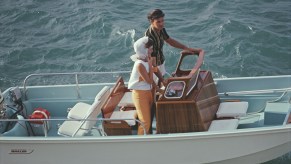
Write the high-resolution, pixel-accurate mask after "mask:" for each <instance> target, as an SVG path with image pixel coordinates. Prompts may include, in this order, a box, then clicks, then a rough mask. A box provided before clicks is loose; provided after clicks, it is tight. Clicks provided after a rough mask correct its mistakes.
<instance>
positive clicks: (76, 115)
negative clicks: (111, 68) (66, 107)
mask: <svg viewBox="0 0 291 164" xmlns="http://www.w3.org/2000/svg"><path fill="white" fill-rule="evenodd" d="M109 94H110V88H109V87H108V86H105V87H103V88H102V89H101V91H99V92H98V94H97V95H96V96H95V101H98V100H100V101H103V102H104V103H105V101H106V99H107V98H108V96H109ZM90 106H91V105H90V104H87V103H83V102H78V103H77V104H76V105H74V107H73V108H72V109H71V110H70V111H69V113H68V116H67V118H69V119H83V118H84V117H85V116H86V114H87V112H88V111H89V110H90Z"/></svg>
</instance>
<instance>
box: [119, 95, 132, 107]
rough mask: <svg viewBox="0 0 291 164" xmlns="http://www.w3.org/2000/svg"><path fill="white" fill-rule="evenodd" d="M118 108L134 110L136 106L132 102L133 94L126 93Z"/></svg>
mask: <svg viewBox="0 0 291 164" xmlns="http://www.w3.org/2000/svg"><path fill="white" fill-rule="evenodd" d="M117 106H119V107H131V108H134V107H135V106H134V103H133V100H132V92H125V93H124V95H123V97H122V98H121V100H120V102H119V103H118V105H117Z"/></svg>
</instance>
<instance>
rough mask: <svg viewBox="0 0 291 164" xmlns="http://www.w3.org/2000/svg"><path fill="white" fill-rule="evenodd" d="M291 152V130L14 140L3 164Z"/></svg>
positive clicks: (4, 150) (185, 163) (127, 163)
mask: <svg viewBox="0 0 291 164" xmlns="http://www.w3.org/2000/svg"><path fill="white" fill-rule="evenodd" d="M290 151H291V126H289V125H288V126H285V127H283V128H282V127H280V128H279V127H278V128H275V127H273V128H272V129H269V128H260V129H256V130H255V129H254V130H250V129H248V130H238V131H236V132H229V133H225V132H224V133H219V132H217V133H215V132H213V133H212V134H211V133H209V132H208V133H205V132H201V133H184V134H171V135H157V136H143V137H138V136H133V137H128V136H126V137H106V138H104V137H103V138H102V137H101V138H60V137H53V138H39V137H35V138H31V139H30V140H27V139H24V138H17V137H9V138H5V139H2V140H1V141H0V155H1V156H0V163H1V164H2V163H3V164H5V163H22V164H31V163H42V164H50V163H54V164H55V163H69V164H80V163H83V164H85V163H110V164H114V163H124V164H131V163H132V164H133V163H139V164H147V163H167V164H177V163H180V164H189V163H261V162H265V161H268V160H271V159H274V158H277V157H279V156H282V155H284V154H286V153H288V152H290Z"/></svg>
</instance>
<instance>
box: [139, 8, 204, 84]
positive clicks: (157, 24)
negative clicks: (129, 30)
mask: <svg viewBox="0 0 291 164" xmlns="http://www.w3.org/2000/svg"><path fill="white" fill-rule="evenodd" d="M164 16H165V14H164V13H163V11H162V10H160V9H155V10H153V11H152V12H150V13H149V14H148V20H149V22H150V27H149V28H148V29H147V31H146V32H145V35H146V36H148V37H149V38H151V39H152V40H153V41H154V44H153V52H152V54H151V56H152V65H153V66H154V72H155V75H156V76H157V77H158V79H159V81H160V82H162V83H164V79H163V76H164V75H165V73H166V69H165V57H164V54H163V46H164V41H165V42H166V43H168V44H169V45H170V46H172V47H175V48H179V49H182V50H186V51H190V52H196V53H199V52H201V51H203V50H202V49H195V48H189V47H187V46H185V45H184V44H182V43H180V42H178V41H176V40H175V39H173V38H171V37H170V36H169V35H168V34H167V32H166V29H165V27H164Z"/></svg>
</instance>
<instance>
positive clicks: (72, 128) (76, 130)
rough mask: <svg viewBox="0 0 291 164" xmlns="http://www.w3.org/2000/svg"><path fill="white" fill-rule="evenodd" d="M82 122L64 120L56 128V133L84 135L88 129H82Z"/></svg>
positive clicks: (71, 135) (69, 135) (70, 135)
mask: <svg viewBox="0 0 291 164" xmlns="http://www.w3.org/2000/svg"><path fill="white" fill-rule="evenodd" d="M82 124H84V123H83V121H65V122H64V123H63V124H62V125H61V126H60V128H59V129H58V134H59V135H62V136H68V137H74V136H84V135H85V134H86V133H87V132H88V129H83V126H82Z"/></svg>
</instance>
